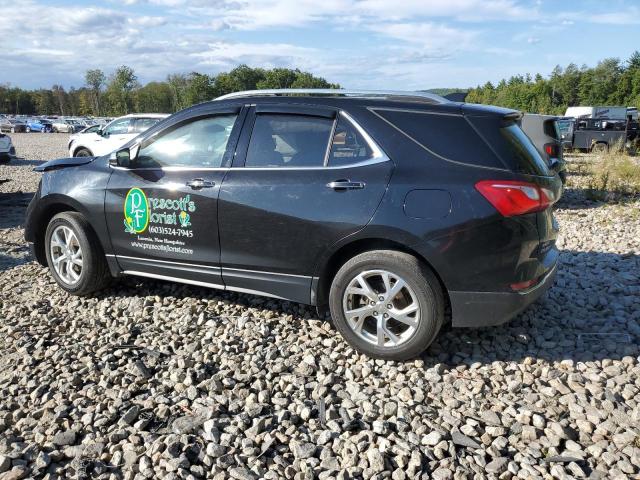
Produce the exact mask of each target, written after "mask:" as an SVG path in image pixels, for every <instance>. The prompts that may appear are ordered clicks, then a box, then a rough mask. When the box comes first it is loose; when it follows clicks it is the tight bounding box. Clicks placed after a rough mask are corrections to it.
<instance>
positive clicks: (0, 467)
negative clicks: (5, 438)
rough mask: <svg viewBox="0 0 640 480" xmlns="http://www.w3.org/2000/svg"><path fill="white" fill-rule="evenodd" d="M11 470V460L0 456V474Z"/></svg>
mask: <svg viewBox="0 0 640 480" xmlns="http://www.w3.org/2000/svg"><path fill="white" fill-rule="evenodd" d="M10 468H11V459H10V458H9V457H7V456H6V455H2V454H0V473H4V472H6V471H7V470H9V469H10Z"/></svg>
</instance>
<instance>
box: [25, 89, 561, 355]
mask: <svg viewBox="0 0 640 480" xmlns="http://www.w3.org/2000/svg"><path fill="white" fill-rule="evenodd" d="M519 120H520V114H519V113H518V112H515V111H513V110H506V109H502V108H497V107H488V106H480V105H471V104H465V103H454V102H450V101H447V100H445V99H443V98H441V97H438V96H435V95H429V94H422V93H412V92H356V91H345V90H266V91H252V92H240V93H235V94H230V95H226V96H224V97H220V98H218V99H216V100H214V101H211V102H207V103H203V104H199V105H195V106H193V107H190V108H187V109H186V110H183V111H181V112H178V113H176V114H174V115H172V116H171V117H169V118H166V119H165V120H162V121H161V122H159V123H157V124H156V125H154V126H152V127H151V128H150V129H149V130H147V131H145V132H144V133H142V134H141V135H139V136H138V137H136V138H134V139H132V140H131V141H129V143H127V144H126V145H124V146H123V147H122V148H121V149H119V150H117V151H115V152H113V153H111V154H110V155H105V156H102V157H77V158H67V159H60V160H53V161H51V162H48V163H45V164H42V165H40V166H39V167H37V168H36V170H38V171H41V172H44V173H43V176H42V180H41V182H40V186H39V187H38V190H37V192H36V194H35V197H34V198H33V201H32V202H31V204H30V206H29V209H28V218H27V223H26V229H25V236H26V239H27V240H28V241H29V242H31V243H32V248H33V251H34V255H35V257H36V258H37V259H38V261H39V262H40V263H42V264H43V265H48V266H49V269H50V271H51V274H52V276H53V278H54V279H55V280H56V282H57V283H58V284H59V285H60V287H61V288H63V289H64V290H66V291H67V292H69V293H72V294H76V295H87V294H91V293H93V292H96V291H97V290H99V289H101V288H103V287H104V286H106V285H107V284H108V282H109V281H110V280H111V279H112V278H113V277H118V276H121V275H137V276H142V277H149V278H154V279H161V280H169V281H175V282H183V283H187V284H193V285H200V286H206V287H213V288H218V289H223V290H231V291H236V292H245V293H251V294H256V295H267V296H271V297H276V298H280V299H286V300H289V301H293V302H300V303H305V304H310V305H315V306H317V307H318V309H319V310H320V311H326V309H327V308H328V310H329V311H330V313H331V317H332V318H333V321H334V323H335V325H336V327H337V329H338V330H339V331H340V333H341V334H342V335H343V337H344V338H345V339H346V340H347V341H348V342H349V343H350V344H351V345H352V346H353V347H354V348H355V349H357V350H358V351H360V352H363V353H366V354H367V355H370V356H372V357H376V358H384V359H395V360H402V359H407V358H410V357H413V356H416V355H418V354H420V353H421V352H422V351H423V350H425V349H426V348H427V347H428V346H429V344H430V343H431V342H432V341H433V339H434V338H435V336H436V335H437V333H438V331H439V329H440V327H441V326H442V325H443V323H444V322H445V321H448V322H451V323H452V325H453V326H454V327H478V326H488V325H498V324H501V323H504V322H505V321H507V320H508V319H510V318H511V317H513V316H514V315H516V314H517V313H518V312H520V311H521V310H523V309H524V308H525V307H526V306H527V305H529V304H530V303H532V302H533V301H534V300H536V299H537V298H538V297H540V296H541V295H542V294H543V293H544V292H545V291H546V290H547V289H548V288H549V287H550V286H551V284H552V283H553V279H554V275H555V269H556V260H557V258H558V250H557V247H556V243H555V242H556V237H557V233H558V227H557V224H556V222H555V220H554V218H553V215H552V205H553V203H554V202H555V201H557V199H558V198H559V196H560V194H561V191H562V186H561V182H560V180H559V178H558V177H557V175H554V174H553V172H551V171H550V170H549V168H548V167H547V165H546V164H545V162H544V161H543V159H542V158H541V156H540V154H539V153H538V151H537V150H536V148H535V147H534V146H533V145H532V143H531V141H530V140H529V138H528V137H527V136H526V135H525V134H524V133H523V132H522V130H521V129H520V127H519V126H518V121H519Z"/></svg>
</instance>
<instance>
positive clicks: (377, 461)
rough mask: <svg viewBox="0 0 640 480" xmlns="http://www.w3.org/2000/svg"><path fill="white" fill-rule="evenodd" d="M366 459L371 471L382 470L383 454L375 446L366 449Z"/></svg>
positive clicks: (377, 471) (378, 471)
mask: <svg viewBox="0 0 640 480" xmlns="http://www.w3.org/2000/svg"><path fill="white" fill-rule="evenodd" d="M367 460H368V461H369V469H370V470H371V471H372V472H373V473H381V472H383V471H384V456H383V455H382V453H381V452H380V450H378V449H377V448H375V447H372V448H370V449H369V450H367Z"/></svg>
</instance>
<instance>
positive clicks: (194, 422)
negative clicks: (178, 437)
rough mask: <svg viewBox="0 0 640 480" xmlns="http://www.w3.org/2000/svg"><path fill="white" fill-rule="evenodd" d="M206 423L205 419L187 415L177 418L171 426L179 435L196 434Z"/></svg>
mask: <svg viewBox="0 0 640 480" xmlns="http://www.w3.org/2000/svg"><path fill="white" fill-rule="evenodd" d="M203 423H204V418H202V417H197V416H194V415H185V416H182V417H178V418H176V419H175V420H174V421H173V423H172V424H171V429H172V430H173V432H174V433H177V434H186V433H195V432H196V431H197V430H198V429H199V428H200V427H201V426H202V424H203Z"/></svg>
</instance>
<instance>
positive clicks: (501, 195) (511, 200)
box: [476, 180, 553, 217]
mask: <svg viewBox="0 0 640 480" xmlns="http://www.w3.org/2000/svg"><path fill="white" fill-rule="evenodd" d="M476 189H477V190H478V191H479V192H480V193H481V194H482V196H483V197H484V198H486V199H487V200H488V201H489V203H490V204H491V205H493V206H494V207H495V209H496V210H498V212H500V213H501V214H502V216H504V217H514V216H516V215H524V214H525V213H532V212H540V211H542V210H545V209H546V208H548V207H549V205H551V204H552V203H553V192H551V190H548V189H546V188H541V187H539V186H538V185H536V184H535V183H528V182H518V181H513V180H482V181H480V182H478V183H476Z"/></svg>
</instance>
